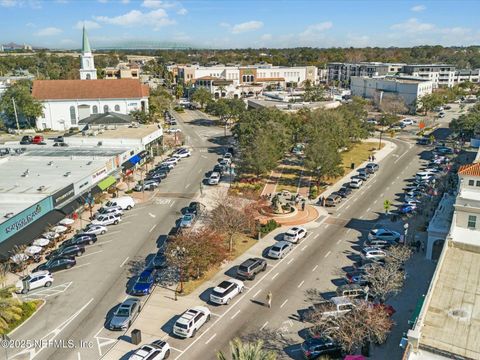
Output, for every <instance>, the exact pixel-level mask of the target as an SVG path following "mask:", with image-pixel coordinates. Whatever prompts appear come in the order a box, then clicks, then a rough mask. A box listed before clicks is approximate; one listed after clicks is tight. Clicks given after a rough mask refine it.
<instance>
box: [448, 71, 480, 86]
mask: <svg viewBox="0 0 480 360" xmlns="http://www.w3.org/2000/svg"><path fill="white" fill-rule="evenodd" d="M466 81H469V82H472V83H478V82H480V69H463V70H457V71H455V79H454V82H455V84H461V83H463V82H466Z"/></svg>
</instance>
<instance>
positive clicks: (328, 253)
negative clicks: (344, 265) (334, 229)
mask: <svg viewBox="0 0 480 360" xmlns="http://www.w3.org/2000/svg"><path fill="white" fill-rule="evenodd" d="M331 253H332V252H331V251H329V252H327V253H326V254H325V256H324V258H327V257H328V256H329V255H330V254H331Z"/></svg>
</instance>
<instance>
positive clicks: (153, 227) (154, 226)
mask: <svg viewBox="0 0 480 360" xmlns="http://www.w3.org/2000/svg"><path fill="white" fill-rule="evenodd" d="M156 227H157V224H155V225H153V226H152V228H151V229H150V230H148V232H150V233H151V232H152V231H153V230H154V229H155V228H156Z"/></svg>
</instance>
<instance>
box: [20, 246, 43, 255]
mask: <svg viewBox="0 0 480 360" xmlns="http://www.w3.org/2000/svg"><path fill="white" fill-rule="evenodd" d="M42 250H43V248H42V247H41V246H29V247H28V248H26V249H25V251H24V253H25V254H27V255H28V256H33V255H35V254H38V253H39V252H41V251H42Z"/></svg>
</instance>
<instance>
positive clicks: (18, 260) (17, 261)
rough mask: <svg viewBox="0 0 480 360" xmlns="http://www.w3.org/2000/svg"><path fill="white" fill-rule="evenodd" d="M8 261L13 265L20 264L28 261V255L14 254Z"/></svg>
mask: <svg viewBox="0 0 480 360" xmlns="http://www.w3.org/2000/svg"><path fill="white" fill-rule="evenodd" d="M10 260H12V261H13V262H14V263H15V264H21V263H22V262H23V261H25V260H28V255H27V254H23V253H20V254H15V255H13V256H11V257H10Z"/></svg>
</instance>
